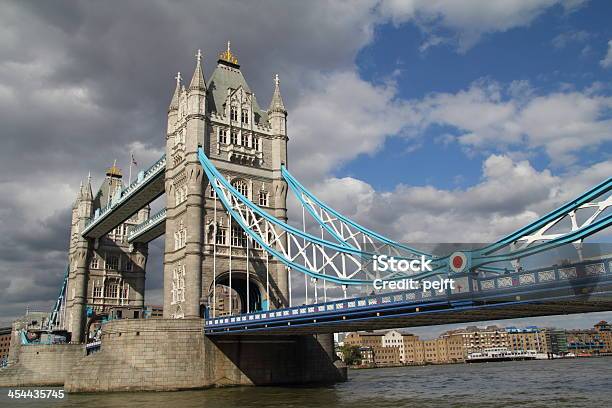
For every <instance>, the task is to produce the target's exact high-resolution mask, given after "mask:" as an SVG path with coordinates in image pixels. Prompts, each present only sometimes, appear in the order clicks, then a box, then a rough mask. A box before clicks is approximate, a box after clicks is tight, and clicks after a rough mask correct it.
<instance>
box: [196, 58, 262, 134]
mask: <svg viewBox="0 0 612 408" xmlns="http://www.w3.org/2000/svg"><path fill="white" fill-rule="evenodd" d="M240 86H242V88H243V89H244V90H245V91H247V92H251V93H252V91H251V89H250V88H249V85H248V84H247V82H246V80H245V79H244V76H243V75H242V72H241V71H240V68H239V65H236V64H229V63H227V62H226V61H223V60H219V61H218V64H217V68H215V71H214V72H213V73H212V75H211V77H210V79H209V80H208V99H207V103H208V109H209V111H211V112H218V113H223V104H224V103H225V99H226V98H227V90H228V88H232V89H237V88H238V87H240ZM253 112H254V113H255V123H257V124H261V123H265V122H267V121H268V114H267V113H266V112H265V111H263V110H262V109H261V108H260V107H259V104H258V103H257V99H256V98H255V97H253Z"/></svg>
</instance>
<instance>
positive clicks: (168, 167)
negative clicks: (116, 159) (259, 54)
mask: <svg viewBox="0 0 612 408" xmlns="http://www.w3.org/2000/svg"><path fill="white" fill-rule="evenodd" d="M196 58H197V59H196V67H195V70H194V73H193V76H192V79H191V81H190V82H189V84H188V85H187V84H183V83H182V79H181V76H180V74H179V75H177V77H176V86H175V89H174V93H173V95H172V98H171V102H170V105H169V108H168V125H167V131H166V140H165V142H166V147H165V150H166V151H165V154H164V155H163V156H162V157H161V158H160V159H159V160H157V161H156V162H155V163H153V164H152V165H151V166H150V167H149V168H148V169H146V170H144V171H141V172H139V173H138V174H137V178H136V180H135V181H134V182H133V183H131V184H130V185H128V186H124V185H123V183H122V175H121V172H120V170H119V169H118V168H116V166H113V167H111V168H110V169H109V170H108V172H107V173H106V178H105V180H104V182H103V184H102V186H101V187H100V189H99V190H98V192H97V193H96V194H95V195H94V194H93V190H92V186H91V181H90V179H88V181H87V183H86V184H85V185H82V186H81V188H80V191H79V194H78V197H77V200H76V202H75V204H74V207H73V214H72V228H71V238H70V246H69V262H68V268H67V273H66V277H65V279H64V282H63V285H62V289H61V293H60V296H59V297H58V300H57V302H56V303H55V306H54V309H53V311H52V313H51V314H50V316H49V320H48V322H47V329H48V331H50V332H55V333H67V334H69V337H70V341H71V343H72V344H70V345H63V346H74V347H76V348H75V350H77V351H76V352H72V351H71V353H74V355H72V354H71V357H70V358H71V359H72V360H71V361H73V363H74V365H73V366H72V368H71V369H70V370H69V371H68V372H66V373H64V374H62V377H61V382H62V383H65V384H66V388H67V389H68V390H71V391H91V390H121V389H175V388H192V387H202V386H210V385H235V384H279V383H303V382H322V381H325V382H329V381H340V380H342V379H344V378H345V375H346V373H345V372H343V371H342V368H341V367H340V366H339V365H338V363H337V362H336V361H335V355H334V351H333V341H332V337H331V335H330V333H334V332H339V331H351V330H360V329H368V330H372V329H382V328H391V327H410V326H422V325H433V324H447V323H459V322H468V321H478V320H491V319H505V318H516V317H526V316H542V315H552V314H568V313H584V312H592V311H602V310H612V296H610V293H611V285H612V272H611V267H612V258H610V255H609V254H599V255H600V256H597V257H595V258H593V257H589V256H585V254H584V253H583V252H584V247H583V241H584V240H585V239H586V238H588V237H590V236H592V235H594V234H596V233H598V232H600V231H602V230H605V229H606V228H608V227H609V226H610V224H611V223H612V210H611V209H610V208H611V207H612V196H611V190H612V178H609V179H607V180H604V181H603V182H601V183H600V184H599V185H597V186H595V187H593V188H591V189H590V190H588V191H587V192H585V193H583V194H582V195H580V196H579V197H577V198H576V199H574V200H572V201H570V202H568V203H567V204H565V205H563V206H561V207H559V208H558V209H556V210H554V211H551V212H550V213H548V214H546V215H544V216H543V217H542V218H540V219H538V220H536V221H534V222H532V223H531V224H529V225H527V226H525V227H523V228H521V229H519V230H517V231H515V232H514V233H512V234H509V235H508V236H506V237H503V238H501V239H499V240H498V241H496V242H494V243H493V244H490V245H484V246H482V247H479V248H475V249H469V250H459V251H456V252H455V253H449V254H432V253H429V252H427V251H424V250H421V249H418V248H414V247H412V246H409V245H406V244H402V243H399V242H396V241H395V240H393V239H391V238H388V237H385V236H383V235H381V234H379V233H377V232H375V231H372V230H370V229H368V228H366V227H364V226H362V225H360V224H359V223H357V222H355V221H353V220H351V219H349V218H347V217H345V216H343V215H342V214H341V213H340V212H338V211H336V210H335V209H333V208H331V207H330V206H328V205H327V204H325V203H324V202H322V201H321V200H319V199H318V198H317V197H316V195H314V194H313V193H312V192H310V191H308V189H307V188H306V187H304V186H303V185H302V184H301V183H300V182H299V180H298V179H297V178H295V177H294V176H293V175H292V174H291V172H290V171H289V162H288V157H287V142H288V140H289V138H288V133H287V111H286V109H285V105H284V102H283V99H282V96H281V91H280V81H279V78H278V76H275V78H274V90H273V95H272V99H271V101H270V104H269V107H268V109H267V110H264V109H262V108H261V107H260V105H259V102H258V100H257V98H256V97H255V94H254V93H253V92H252V91H251V89H250V88H249V86H248V84H247V82H246V80H245V78H244V76H243V74H242V71H241V69H240V65H239V64H238V60H237V57H236V56H235V55H234V54H233V52H232V51H231V48H230V45H229V43H228V47H227V49H226V50H225V51H224V52H222V53H221V55H220V56H219V59H218V61H217V65H216V67H215V69H214V71H213V72H212V74H211V76H210V77H209V79H208V80H205V75H204V68H203V62H202V54H201V53H200V52H198V54H197V56H196ZM162 195H165V205H164V208H162V209H161V210H160V211H159V212H157V213H155V214H153V215H151V214H150V209H149V205H150V204H151V203H152V202H153V201H154V200H155V199H157V198H158V197H160V196H162ZM288 196H290V197H293V199H295V200H296V202H297V203H298V204H299V206H300V208H301V214H298V215H299V217H298V221H295V220H294V223H292V224H290V223H288V216H287V198H288ZM300 218H301V220H300ZM300 221H301V222H300ZM296 225H300V227H297V226H296ZM161 236H164V239H165V249H164V259H163V263H164V265H163V274H164V279H163V281H164V289H163V306H164V308H163V309H164V312H163V313H164V319H159V320H155V319H125V320H115V321H110V322H108V323H105V324H102V326H101V327H102V328H101V332H100V333H101V338H100V339H98V338H96V339H95V340H96V345H97V346H96V347H98V345H99V347H98V348H99V349H100V351H99V352H98V353H96V354H93V355H91V356H79V355H78V350H80V349H78V347H81V349H82V348H83V344H84V343H86V342H87V341H88V340H91V338H92V336H94V335H95V333H93V332H92V327H94V326H95V325H96V324H97V323H96V322H98V320H96V319H97V318H99V317H100V316H103V315H105V314H108V313H109V310H111V309H112V308H115V307H118V306H125V307H128V308H129V307H133V308H135V310H137V309H138V308H142V307H143V306H144V279H145V271H146V263H147V256H148V247H147V246H148V243H149V242H150V241H152V240H154V239H156V238H158V237H161ZM568 245H570V246H571V247H572V248H575V249H574V250H575V252H576V259H575V260H573V261H571V262H570V261H567V260H562V261H561V262H558V260H557V259H553V257H548V259H546V254H549V253H552V252H554V251H555V250H557V249H558V248H561V247H567V246H568ZM379 255H388V256H393V257H395V258H397V259H400V260H414V259H421V258H422V257H424V259H427V260H429V261H431V262H430V264H431V265H432V268H431V270H426V271H423V272H418V273H416V272H398V271H380V270H376V269H375V268H373V260H374V257H375V256H379ZM537 257H540V258H541V257H544V259H546V260H545V261H544V263H543V264H540V265H536V264H534V263H533V262H531V261H530V259H533V258H537ZM406 278H411V279H418V280H421V281H431V280H436V279H441V278H443V279H453V281H454V282H455V283H456V286H455V287H451V288H447V289H446V290H444V291H436V290H434V289H432V290H422V289H415V290H405V291H399V292H392V291H378V292H377V291H373V287H372V284H373V282H374V281H375V280H383V281H397V280H400V279H406ZM23 346H24V347H21V352H22V353H27V351H28V350H29V349H28V347H39V346H28V345H25V344H24V345H23ZM58 347H59V346H58ZM71 350H72V349H71ZM38 352H40V350H39V351H37V353H38ZM45 352H46V351H45ZM24 355H25V354H24ZM43 355H46V354H44V352H43ZM40 358H42V357H40ZM279 358H280V359H279ZM16 359H17V360H18V355H17V354H16ZM23 361H26V360H24V359H22V363H21V364H25V363H24V362H23ZM18 366H19V364H18V363H17V365H16V367H18ZM2 378H3V377H2V374H1V372H0V384H2V383H3V380H2ZM58 381H60V380H58ZM122 381H123V382H122ZM5 383H10V381H9V382H6V381H5Z"/></svg>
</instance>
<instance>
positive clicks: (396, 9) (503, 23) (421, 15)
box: [380, 0, 586, 51]
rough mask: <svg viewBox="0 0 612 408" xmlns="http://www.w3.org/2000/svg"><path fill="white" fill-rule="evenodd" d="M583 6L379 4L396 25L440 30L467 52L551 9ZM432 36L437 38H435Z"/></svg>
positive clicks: (426, 0)
mask: <svg viewBox="0 0 612 408" xmlns="http://www.w3.org/2000/svg"><path fill="white" fill-rule="evenodd" d="M585 2H586V1H585V0H489V1H481V0H464V1H455V0H383V1H382V2H381V3H380V13H381V15H382V16H385V17H388V18H390V19H391V20H392V21H393V22H395V23H396V24H401V23H404V22H407V21H414V22H415V23H416V24H417V25H419V26H420V27H422V28H423V30H424V31H425V32H426V33H429V34H432V33H434V32H435V31H437V30H439V29H446V30H450V31H451V33H452V35H454V36H456V37H457V41H458V45H459V50H460V51H466V50H467V49H469V48H470V47H472V46H473V45H474V44H475V43H476V42H477V41H478V40H479V39H480V37H481V36H482V35H483V34H487V33H493V32H503V31H507V30H510V29H512V28H516V27H521V26H526V25H529V24H530V23H531V22H532V21H533V20H534V19H536V18H537V17H538V16H539V15H541V14H542V13H543V12H545V11H546V10H548V9H550V8H551V7H553V6H561V7H562V8H563V9H564V10H565V12H571V11H572V10H574V9H576V8H578V7H580V6H581V5H582V4H584V3H585ZM432 36H433V37H434V38H435V37H438V35H436V34H433V35H432ZM426 43H430V41H426ZM430 45H431V44H430Z"/></svg>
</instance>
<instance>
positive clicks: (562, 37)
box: [552, 30, 591, 49]
mask: <svg viewBox="0 0 612 408" xmlns="http://www.w3.org/2000/svg"><path fill="white" fill-rule="evenodd" d="M590 37H591V34H589V33H588V32H587V31H584V30H579V31H576V30H571V31H568V32H564V33H561V34H558V35H557V36H555V38H553V39H552V45H553V47H555V48H558V49H561V48H565V47H566V46H568V45H569V44H571V43H582V42H584V41H586V40H588V39H589V38H590Z"/></svg>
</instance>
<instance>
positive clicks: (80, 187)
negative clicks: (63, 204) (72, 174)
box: [77, 179, 83, 202]
mask: <svg viewBox="0 0 612 408" xmlns="http://www.w3.org/2000/svg"><path fill="white" fill-rule="evenodd" d="M81 200H83V180H82V179H81V182H80V184H79V193H78V194H77V202H79V201H81Z"/></svg>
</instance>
